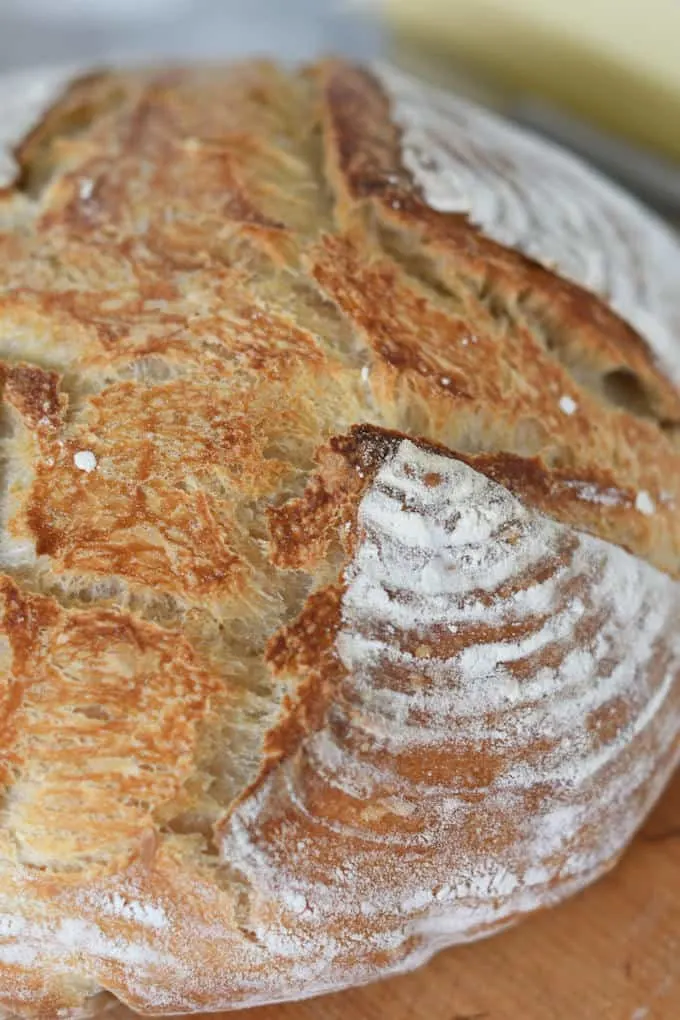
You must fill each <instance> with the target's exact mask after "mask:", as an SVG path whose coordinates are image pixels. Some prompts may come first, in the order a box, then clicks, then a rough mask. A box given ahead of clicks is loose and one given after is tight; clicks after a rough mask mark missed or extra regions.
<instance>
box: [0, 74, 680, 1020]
mask: <svg viewBox="0 0 680 1020" xmlns="http://www.w3.org/2000/svg"><path fill="white" fill-rule="evenodd" d="M402 141H403V139H402V137H401V133H400V130H399V128H398V127H397V126H396V124H395V122H394V119H393V110H392V106H391V103H390V98H389V95H388V92H387V91H385V90H384V89H383V87H382V86H381V84H380V82H379V79H378V78H376V77H373V76H372V75H371V74H369V73H367V72H365V71H362V70H360V69H356V68H353V67H350V66H348V65H346V64H344V63H342V62H338V61H329V62H326V63H323V64H321V65H319V66H316V67H313V68H308V69H305V70H303V71H301V72H287V71H283V70H281V69H279V68H277V67H276V66H274V65H271V64H269V63H264V62H260V63H256V62H251V63H247V64H243V65H239V66H235V67H233V68H226V69H213V70H181V69H171V70H164V71H161V72H150V73H142V72H139V73H137V72H135V73H115V72H110V73H106V74H96V75H91V76H89V77H87V78H84V79H81V80H79V81H78V82H77V83H75V84H74V85H73V86H72V87H70V88H69V89H68V90H67V91H66V92H65V94H64V95H63V96H62V98H61V99H59V100H57V101H56V102H55V103H54V104H53V105H52V106H51V107H50V109H49V111H48V112H47V114H46V116H45V117H44V119H43V121H42V122H41V123H40V124H38V125H37V126H33V125H32V130H31V133H30V134H29V135H28V137H26V138H25V139H24V140H23V141H22V140H21V139H17V144H16V150H15V156H16V162H17V165H18V168H19V172H18V174H17V176H16V180H15V182H14V185H13V186H12V187H11V188H8V189H6V190H5V191H3V192H2V194H1V195H0V227H1V230H0V358H1V363H0V384H1V386H2V406H3V419H2V430H1V435H0V442H1V443H2V452H3V470H4V476H3V500H2V515H3V521H2V532H1V534H0V571H1V573H2V580H1V583H0V602H1V605H0V608H1V611H2V625H1V626H0V662H1V666H2V675H1V677H0V738H1V739H0V784H1V786H0V1002H1V1003H2V1004H3V1006H4V1007H5V1009H6V1010H7V1011H8V1012H20V1013H26V1014H31V1015H43V1016H49V1015H53V1014H54V1012H55V1011H56V1010H57V1009H58V1010H62V1011H65V1012H63V1013H62V1014H61V1015H67V1014H69V1013H72V1014H74V1015H77V1014H80V1013H88V1012H92V1011H93V1010H94V1011H98V1010H99V1009H100V1008H102V1006H103V1005H105V1001H106V1000H105V998H103V997H102V996H103V993H107V992H108V993H112V994H113V995H116V996H118V997H119V998H120V999H121V1000H123V1001H124V1002H126V1003H128V1004H130V1005H132V1006H133V1007H134V1008H136V1009H138V1010H140V1011H142V1012H147V1013H155V1014H163V1013H173V1012H182V1011H201V1010H216V1009H224V1008H229V1007H236V1006H239V1005H245V1004H255V1003H261V1002H265V1001H278V1000H281V999H287V998H294V997H296V996H303V995H309V994H313V993H315V992H321V991H325V990H330V989H333V988H338V987H342V986H344V985H349V984H354V983H358V982H362V981H366V980H370V979H372V978H374V977H377V976H381V975H385V974H389V973H393V972H396V971H399V970H401V969H405V968H408V967H412V966H415V965H417V963H418V962H420V961H422V960H424V959H426V958H427V956H428V955H430V954H431V953H432V952H434V951H436V949H438V948H440V947H441V946H443V945H446V944H450V943H452V942H457V941H464V940H467V939H470V938H475V937H479V936H481V935H484V934H488V933H489V932H491V931H493V930H495V929H497V928H500V927H503V926H505V925H506V924H508V923H510V922H512V921H514V920H517V919H519V918H520V917H521V916H522V915H524V914H526V913H528V912H530V911H532V910H535V909H538V908H541V907H545V906H548V905H550V904H551V903H553V902H556V901H558V900H559V899H561V898H563V897H564V896H566V895H569V894H570V893H571V892H573V891H575V890H576V889H578V888H580V887H581V886H582V885H584V884H585V883H587V882H589V881H592V880H593V879H594V878H596V877H597V876H598V875H599V874H601V873H602V872H603V871H604V870H606V869H607V868H609V867H611V866H612V864H613V863H614V862H615V861H616V859H617V857H618V856H619V854H620V853H621V852H622V850H623V849H624V847H625V845H626V844H627V842H628V840H629V839H630V837H631V836H632V834H633V832H634V831H635V829H636V827H637V826H638V825H639V824H640V822H641V820H642V819H643V818H644V816H645V814H646V812H647V810H648V809H649V807H650V805H651V804H652V803H653V801H654V799H655V798H656V796H657V795H658V793H659V792H660V790H661V788H662V787H663V785H664V783H665V781H666V778H667V776H668V775H669V774H670V771H671V769H672V768H673V766H674V764H675V762H676V761H677V758H678V751H679V740H678V734H679V733H680V679H679V678H680V645H679V643H678V636H677V635H678V632H679V630H680V629H679V628H678V618H679V616H680V595H679V594H678V591H679V590H678V583H677V578H678V576H679V575H680V528H679V527H678V515H677V503H678V500H680V447H678V442H677V436H678V429H679V428H680V394H679V393H678V391H677V389H676V387H675V386H674V384H673V383H672V382H671V381H670V380H669V379H668V378H666V376H665V375H664V373H663V371H662V370H661V369H660V367H659V365H658V364H657V361H656V360H655V358H654V356H653V354H652V352H651V351H650V349H649V348H648V347H647V345H646V343H645V341H644V340H643V339H642V337H641V336H639V335H638V334H637V333H636V332H635V331H634V330H633V329H632V328H631V327H630V326H629V325H627V324H626V323H625V322H624V321H623V320H622V319H621V318H619V317H618V316H617V315H616V314H615V313H614V312H613V311H612V310H611V309H609V308H608V307H607V306H606V304H605V303H604V302H603V301H602V300H600V299H598V298H597V297H596V296H594V295H593V294H590V293H588V292H587V291H585V290H584V289H583V288H580V287H578V286H577V285H575V284H574V283H572V282H569V281H568V280H566V279H562V278H561V277H560V275H559V273H558V272H550V271H548V270H547V269H546V268H545V267H543V266H541V265H539V264H538V263H537V262H534V261H532V260H531V259H529V258H527V257H526V256H524V255H522V254H520V253H519V252H517V251H513V250H511V249H508V248H504V247H503V246H501V245H499V244H498V243H496V242H494V241H492V240H491V239H490V238H488V237H486V236H485V235H484V234H483V233H482V232H481V231H480V230H478V229H476V228H475V227H474V226H473V225H472V224H471V223H470V222H469V221H468V220H467V219H466V217H465V216H463V215H461V214H455V213H443V212H438V211H436V210H435V209H433V208H431V207H430V206H428V204H427V202H426V200H425V196H424V193H423V191H422V190H421V189H420V188H419V187H418V185H417V182H415V181H414V180H413V179H412V177H411V176H410V174H409V172H408V171H407V169H406V168H405V165H404V161H403V156H402V151H401V145H402ZM677 258H678V272H679V273H680V247H679V248H678V253H677ZM679 342H680V341H679Z"/></svg>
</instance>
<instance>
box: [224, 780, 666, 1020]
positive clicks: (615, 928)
mask: <svg viewBox="0 0 680 1020" xmlns="http://www.w3.org/2000/svg"><path fill="white" fill-rule="evenodd" d="M222 1016H223V1017H224V1018H225V1020H237V1018H238V1020H680V773H678V775H677V776H676V778H675V781H674V782H673V784H672V785H671V788H670V789H669V790H668V792H667V794H666V796H665V797H664V798H663V800H662V801H661V803H660V804H659V806H658V808H657V810H656V812H655V813H654V815H653V816H652V818H651V819H650V821H649V822H648V824H647V825H646V827H645V829H644V830H643V831H642V833H641V834H640V835H639V836H638V839H637V841H636V843H635V844H634V846H633V847H632V849H631V850H630V851H629V852H628V854H627V855H626V857H625V858H624V860H623V861H622V863H621V864H620V866H619V867H618V868H617V869H616V871H614V872H613V873H612V874H611V875H609V876H608V877H607V878H605V879H603V880H602V881H601V882H600V883H599V884H598V885H596V886H594V887H593V888H591V889H589V890H587V891H586V892H584V893H582V894H581V895H580V896H577V897H576V898H575V899H573V900H571V901H570V902H569V903H566V904H565V905H563V906H562V907H559V908H557V909H555V910H552V911H546V912H545V913H544V914H541V915H538V916H537V917H535V918H532V919H531V920H529V921H526V922H525V923H524V924H522V925H520V926H519V927H517V928H515V929H513V930H512V931H509V932H506V933H504V934H503V935H498V936H496V937H495V938H493V939H489V940H488V941H486V942H479V943H476V944H474V945H471V946H462V947H459V948H456V949H450V950H448V951H447V952H444V953H440V954H439V956H437V957H435V959H434V960H432V962H431V963H430V964H429V965H428V966H426V967H424V968H422V969H421V970H419V971H416V972H415V973H413V974H409V975H407V976H406V977H401V978H395V979H393V980H391V981H385V982H382V983H379V984H374V985H369V986H368V987H366V988H361V989H356V990H354V991H349V992H342V993H340V994H338V995H331V996H326V997H324V998H321V999H313V1000H309V1001H307V1002H304V1003H296V1004H293V1005H289V1006H272V1007H267V1008H264V1009H253V1010H239V1011H238V1012H235V1013H226V1014H222Z"/></svg>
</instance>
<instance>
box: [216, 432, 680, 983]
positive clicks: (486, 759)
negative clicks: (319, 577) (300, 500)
mask: <svg viewBox="0 0 680 1020" xmlns="http://www.w3.org/2000/svg"><path fill="white" fill-rule="evenodd" d="M358 528H359V534H360V542H359V545H358V548H357V551H356V554H355V556H354V558H353V561H352V563H351V564H350V566H349V567H348V569H347V571H346V575H345V582H346V591H345V595H344V598H343V603H342V614H343V615H342V625H341V628H340V631H339V633H338V637H337V654H338V656H339V658H340V659H341V661H342V663H343V665H344V667H345V670H346V674H347V677H346V681H345V683H344V685H343V687H342V689H341V690H338V691H336V692H335V695H334V700H333V705H332V708H331V709H330V710H329V712H328V716H327V719H326V722H325V724H324V725H323V726H322V727H321V728H320V729H319V730H318V731H317V732H316V733H313V734H311V735H310V736H309V737H307V738H306V740H305V741H304V743H303V745H302V747H301V748H300V750H299V751H298V753H297V755H295V756H294V757H293V758H292V759H290V760H288V761H287V762H286V763H285V764H284V766H283V767H281V768H280V769H279V770H278V771H277V772H275V773H274V774H273V775H272V776H271V777H270V778H269V779H268V780H267V781H266V783H265V784H264V786H263V788H261V789H260V790H259V792H258V793H257V794H256V795H254V796H253V797H252V798H250V799H249V800H247V801H246V802H245V803H244V804H243V805H242V806H241V807H240V808H239V809H238V811H237V812H236V814H235V816H234V818H233V820H232V825H231V827H230V829H229V831H228V832H227V833H226V834H225V838H224V842H223V846H222V852H223V855H224V857H225V859H228V860H230V861H231V862H232V863H234V864H235V865H236V866H237V867H238V868H239V869H241V870H242V872H243V873H244V875H248V877H249V879H250V881H252V883H253V885H255V883H257V885H258V887H260V888H262V886H263V885H264V886H265V887H266V888H267V892H268V895H270V896H271V897H272V898H273V899H274V900H275V901H277V902H278V903H279V904H280V907H281V910H282V912H283V913H284V915H285V914H287V915H288V916H289V917H291V918H292V915H295V917H296V919H297V920H296V922H295V923H294V924H291V926H290V928H286V929H285V937H284V943H285V952H286V954H287V955H289V956H291V958H297V959H299V960H300V961H301V962H302V961H303V960H304V959H308V958H309V957H310V943H309V940H310V939H313V945H314V953H313V954H311V955H312V957H313V956H314V954H320V955H319V957H318V958H319V959H321V958H322V957H323V958H324V959H326V958H328V957H329V956H330V957H331V958H335V959H336V961H337V962H338V967H337V969H336V971H335V974H336V978H335V980H336V981H337V980H340V975H341V974H342V973H343V968H342V966H341V961H342V958H343V956H346V954H347V952H348V940H349V939H350V938H351V936H352V933H354V935H356V934H357V932H360V933H361V937H362V938H364V939H365V945H366V946H367V947H369V946H370V947H371V950H372V951H376V950H380V949H381V950H384V951H386V952H387V951H389V952H391V953H393V954H394V955H395V958H399V957H401V962H400V964H399V966H400V967H402V968H403V967H408V966H410V965H413V966H415V965H417V964H418V963H420V962H422V959H423V958H426V957H427V956H429V955H430V954H431V953H432V952H434V951H435V950H436V949H438V948H441V947H442V946H444V945H449V944H452V943H459V942H466V941H469V940H471V939H474V938H478V937H480V936H483V935H487V934H489V933H490V932H491V931H495V930H498V929H499V928H501V927H504V926H506V925H507V924H508V923H512V922H513V921H514V920H516V919H517V917H518V916H520V915H522V914H523V913H525V912H528V911H530V910H533V909H535V908H537V907H542V906H547V905H549V904H551V903H554V902H556V901H558V900H560V899H562V898H564V897H566V896H567V895H570V894H571V893H573V892H574V891H576V890H577V889H579V888H581V887H583V886H585V885H586V884H588V883H589V882H591V881H593V880H594V879H595V878H596V877H598V876H599V875H600V874H602V873H603V872H604V871H606V870H607V869H608V868H609V867H611V866H612V864H613V863H614V862H615V860H616V859H617V857H618V855H619V854H620V853H621V852H622V851H623V849H624V848H625V846H626V845H627V843H628V842H629V840H630V839H631V837H632V835H633V834H634V832H635V830H636V829H637V827H638V826H639V825H640V823H641V822H642V820H643V818H644V817H645V815H646V813H647V811H648V810H649V808H650V806H651V805H652V803H653V802H654V801H655V799H656V798H657V797H658V796H659V794H660V793H661V791H662V789H663V786H664V785H665V783H666V781H667V779H668V776H669V774H670V772H671V770H672V769H673V767H674V765H675V764H676V762H677V760H678V740H677V735H678V727H679V724H680V697H679V680H678V677H679V671H680V634H679V633H678V627H677V620H678V610H679V607H680V589H679V587H678V585H677V583H675V582H673V581H672V580H670V579H669V578H668V577H666V576H665V575H664V574H662V573H660V572H659V571H657V570H655V569H654V568H652V567H650V566H649V565H647V564H645V563H644V562H643V561H641V560H639V559H636V558H635V557H632V556H630V555H629V554H628V553H626V552H625V551H623V550H622V549H620V548H618V547H616V546H613V545H610V544H609V543H606V542H604V541H602V540H599V539H597V538H593V537H591V536H588V535H585V534H580V533H577V532H575V531H573V530H572V529H570V528H568V527H566V526H564V525H561V524H558V523H556V522H554V521H552V520H550V519H548V518H546V517H544V516H543V515H541V514H540V513H538V512H536V511H534V510H531V509H528V508H526V507H525V506H523V505H522V504H521V503H520V502H519V501H518V500H517V499H516V498H515V497H513V496H512V495H511V494H510V493H509V492H508V491H507V490H505V489H504V488H502V487H500V486H499V485H497V484H495V483H494V482H492V481H490V480H489V479H488V478H486V477H485V476H483V475H482V474H480V473H478V472H476V471H475V470H473V469H472V468H471V467H469V466H467V465H466V464H464V463H462V462H460V461H458V460H455V459H452V458H450V457H446V456H442V455H440V454H437V453H433V452H431V451H429V450H426V449H423V448H422V447H419V446H417V445H416V444H414V443H412V442H410V441H407V440H404V441H403V442H401V444H400V445H399V447H398V449H397V450H396V452H395V453H394V454H393V455H391V456H390V457H389V458H388V459H387V460H386V461H385V463H384V464H383V466H382V467H381V468H380V470H379V471H378V473H377V475H376V477H375V479H374V482H373V484H372V485H371V486H370V487H369V489H368V490H367V492H366V493H365V495H364V497H363V499H362V501H361V503H360V507H359V514H358ZM654 663H656V665H654ZM428 766H429V767H428ZM320 807H322V810H321V811H320V810H319V809H320ZM264 829H266V833H267V836H266V840H265V839H264V837H263V835H262V833H263V831H264ZM322 847H323V850H321V848H322ZM292 848H294V850H293V849H292ZM319 854H322V856H323V859H324V861H326V862H328V863H327V872H328V873H327V875H325V876H323V877H320V876H319V871H318V863H317V862H318V858H319ZM333 863H335V867H334V868H333V867H332V864H333ZM302 905H304V907H303V909H300V907H302ZM331 933H332V937H331ZM339 933H342V934H339ZM258 937H259V938H260V939H261V940H262V941H263V942H264V943H265V944H266V945H268V946H269V948H270V949H271V951H272V953H274V954H275V955H278V954H279V953H280V952H281V951H283V948H284V946H283V943H281V933H280V932H277V931H276V930H275V929H273V928H272V927H271V926H262V927H261V928H259V929H258ZM324 954H325V955H324ZM395 965H396V964H395ZM322 970H323V972H324V975H325V968H322ZM310 977H311V975H310ZM321 977H322V975H321V974H317V975H316V978H315V980H316V981H318V980H320V979H321ZM347 977H348V980H349V978H350V977H351V975H347ZM343 983H346V982H344V981H343ZM324 987H326V988H330V987H333V984H329V985H327V986H324Z"/></svg>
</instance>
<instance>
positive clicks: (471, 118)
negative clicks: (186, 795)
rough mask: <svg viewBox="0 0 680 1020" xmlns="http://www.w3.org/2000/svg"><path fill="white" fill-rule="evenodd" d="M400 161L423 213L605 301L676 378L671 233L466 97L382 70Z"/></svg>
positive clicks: (603, 182) (677, 310)
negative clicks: (455, 223)
mask: <svg viewBox="0 0 680 1020" xmlns="http://www.w3.org/2000/svg"><path fill="white" fill-rule="evenodd" d="M377 70H378V76H379V78H380V80H381V82H382V84H383V85H384V86H385V88H386V91H387V93H388V95H389V96H390V98H391V100H392V103H393V115H394V117H395V119H396V121H397V123H398V124H399V126H400V128H401V129H402V132H403V136H402V141H403V158H404V163H405V165H406V167H407V168H408V170H410V171H411V173H412V174H413V176H414V178H415V180H416V182H417V183H418V184H419V185H420V187H421V188H422V190H423V194H424V197H425V199H426V201H427V202H428V204H429V205H430V206H432V208H433V209H437V210H439V211H441V212H452V213H464V214H465V215H467V216H468V217H469V219H470V221H471V222H472V223H474V224H475V225H476V226H478V227H480V228H481V229H482V230H483V231H484V232H485V233H486V234H487V235H488V236H489V237H491V238H493V240H495V241H498V242H499V243H500V244H503V245H506V246H507V247H511V248H518V249H519V250H521V251H522V252H524V253H525V254H526V255H529V256H530V257H532V258H534V259H536V260H537V261H539V262H542V263H544V264H545V265H546V266H547V267H548V268H551V269H556V270H557V271H558V272H559V273H561V274H562V275H563V276H565V277H567V278H569V279H570V280H573V281H574V282H576V283H578V284H581V285H582V286H583V287H586V288H587V289H588V290H590V291H593V292H594V293H596V294H599V295H600V296H601V297H603V298H605V300H607V301H608V302H609V304H610V305H611V307H612V308H613V309H614V310H615V311H616V312H618V314H619V315H620V316H621V317H622V318H623V319H625V320H626V321H627V322H628V323H629V324H630V325H631V326H633V327H634V328H635V329H636V330H637V331H638V332H639V333H640V334H641V335H642V336H643V337H644V338H645V339H646V340H647V341H648V343H649V345H650V346H651V348H652V349H653V350H654V351H655V352H656V354H657V356H658V358H659V359H660V361H661V362H662V364H663V366H664V368H665V370H666V371H667V372H668V373H669V374H670V375H672V377H673V378H675V379H676V380H677V379H679V378H680V357H679V356H678V354H679V347H680V340H679V338H680V241H679V240H678V238H677V237H676V235H675V234H674V233H673V232H672V231H671V230H670V229H669V228H668V227H667V226H665V224H663V223H662V222H661V220H659V219H657V218H656V217H655V216H653V215H652V214H651V213H650V212H648V211H647V210H646V209H645V208H644V207H643V206H642V205H640V204H639V203H638V202H637V201H636V200H635V199H633V198H632V197H630V196H629V195H628V194H626V192H624V191H622V190H621V189H620V188H618V187H616V186H615V185H614V184H612V183H610V182H609V181H608V180H607V179H606V178H605V177H602V176H601V175H600V174H598V173H597V172H596V171H594V170H593V169H591V168H590V167H588V166H587V165H586V164H584V163H582V162H581V161H580V160H578V159H577V158H576V157H574V156H572V155H570V154H568V153H566V152H563V151H561V150H560V149H558V148H556V147H554V146H553V145H551V144H549V143H547V142H546V141H544V140H543V139H540V138H538V137H536V136H534V135H532V134H530V133H528V132H526V131H523V130H520V129H519V128H517V127H515V126H514V125H511V124H510V123H508V122H507V121H505V120H503V119H502V118H500V117H497V116H495V115H494V114H493V113H490V112H489V111H487V110H484V109H482V108H481V107H479V106H476V105H475V104H473V103H470V102H468V101H467V100H464V99H461V98H459V97H457V96H453V95H451V94H449V93H446V92H442V91H439V90H437V89H431V88H427V87H425V86H423V85H421V84H420V83H418V82H416V81H414V80H413V79H411V78H409V77H407V76H405V75H403V74H401V73H400V72H398V71H395V70H393V69H392V68H388V67H386V66H380V67H379V68H378V69H377Z"/></svg>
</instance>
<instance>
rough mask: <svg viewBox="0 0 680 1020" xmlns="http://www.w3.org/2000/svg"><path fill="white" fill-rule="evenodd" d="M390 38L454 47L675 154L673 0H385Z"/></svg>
mask: <svg viewBox="0 0 680 1020" xmlns="http://www.w3.org/2000/svg"><path fill="white" fill-rule="evenodd" d="M384 2H385V7H386V10H387V13H388V18H389V21H390V23H391V26H392V28H393V30H394V35H395V40H396V42H397V45H398V46H399V47H400V48H401V49H402V50H403V51H404V52H406V53H410V54H412V55H413V54H415V53H418V52H419V54H420V65H421V66H420V69H421V70H422V69H423V64H424V62H426V61H427V59H428V58H427V56H426V55H427V54H432V55H436V56H437V57H440V58H447V57H448V58H450V57H454V58H455V61H456V64H457V65H458V66H459V67H462V68H464V69H465V70H467V71H468V72H472V73H474V74H477V75H479V74H481V75H482V76H483V77H484V78H485V79H487V80H490V81H492V82H493V83H494V84H495V85H496V87H497V88H499V89H502V90H503V93H504V97H505V98H506V99H507V100H508V101H510V102H512V100H513V99H514V98H515V97H516V96H517V95H519V94H524V95H526V94H527V93H528V94H531V95H533V96H538V97H540V98H541V99H544V100H547V101H548V102H552V103H554V104H556V105H558V106H561V107H563V108H565V109H568V110H570V111H571V112H572V113H575V114H576V115H577V116H579V117H580V118H582V119H583V120H585V121H589V122H590V123H592V124H596V125H598V126H599V127H601V128H604V129H606V130H608V131H611V132H615V133H617V134H619V135H622V136H624V137H627V138H628V139H630V140H632V141H634V142H637V143H641V144H642V145H645V146H648V147H651V148H654V149H656V150H658V151H659V152H663V153H665V154H666V155H668V156H671V157H674V158H675V159H676V160H677V159H680V0H644V2H640V0H568V2H567V0H384Z"/></svg>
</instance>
